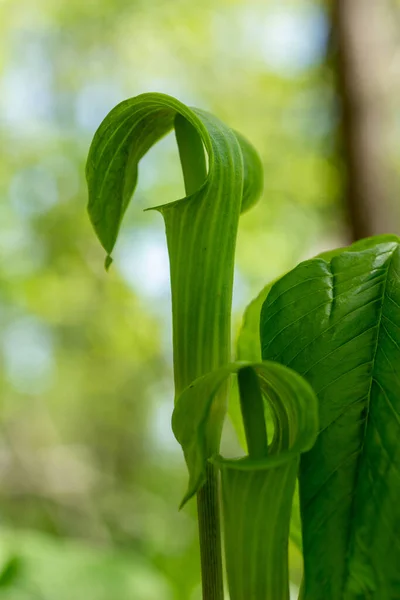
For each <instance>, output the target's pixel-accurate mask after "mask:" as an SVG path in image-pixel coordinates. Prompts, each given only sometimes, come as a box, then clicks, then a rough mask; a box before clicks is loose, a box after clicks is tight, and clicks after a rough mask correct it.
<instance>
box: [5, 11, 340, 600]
mask: <svg viewBox="0 0 400 600" xmlns="http://www.w3.org/2000/svg"><path fill="white" fill-rule="evenodd" d="M328 29H329V23H328V17H327V14H326V12H325V10H324V5H323V3H322V2H317V1H314V2H313V1H310V0H299V1H297V2H290V1H289V0H285V1H284V2H282V1H277V0H276V1H273V0H269V1H267V0H204V1H203V2H201V3H195V2H193V1H192V0H170V1H168V2H167V1H165V0H164V1H162V0H153V2H150V1H148V0H146V1H145V0H136V1H135V0H129V1H128V0H96V1H94V0H92V1H86V2H82V1H81V0H79V1H78V0H51V1H49V0H19V1H18V2H15V1H14V0H2V2H0V47H1V51H0V56H1V62H0V82H1V83H0V87H1V95H0V147H1V161H0V196H1V201H0V350H1V351H0V387H1V400H0V407H1V412H0V515H1V524H2V533H1V534H0V546H1V549H2V551H4V561H3V563H4V566H3V571H2V574H0V585H5V583H6V582H8V583H7V586H6V587H5V588H4V591H2V598H5V599H7V600H23V599H25V598H32V599H35V598H38V599H39V598H40V599H42V600H44V599H45V600H50V599H53V598H57V599H59V600H62V598H64V597H65V598H67V597H68V598H74V599H75V598H76V599H77V600H78V599H79V598H82V599H83V598H84V599H85V600H91V599H93V600H101V599H102V598H104V599H106V598H113V599H114V600H128V599H134V600H142V599H143V600H151V599H153V598H154V599H156V598H157V599H159V598H162V599H163V600H164V599H165V600H169V599H171V600H195V599H198V598H199V593H200V590H199V571H198V550H197V537H196V536H197V528H196V522H195V519H194V510H195V509H194V506H191V507H189V508H188V509H185V511H184V512H182V513H178V511H177V507H178V504H179V501H180V498H181V496H182V493H183V491H184V486H185V477H186V473H185V470H184V463H183V457H182V456H181V454H180V450H179V447H178V445H177V443H176V442H175V441H174V439H173V437H172V433H171V429H170V416H171V412H172V403H173V389H172V369H171V366H172V365H171V363H172V360H171V357H172V353H171V323H170V321H171V318H170V304H169V302H170V299H169V288H168V263H167V253H166V248H165V242H164V232H163V223H162V219H161V217H160V216H159V215H157V214H154V213H143V212H142V209H143V208H145V207H148V206H152V205H155V204H160V203H164V202H166V201H172V200H174V199H176V198H178V197H180V196H182V194H183V182H182V178H181V174H180V171H179V161H178V156H177V151H176V148H175V145H174V140H173V138H172V137H171V136H169V137H167V138H166V139H165V140H163V141H162V142H161V143H160V144H159V145H158V146H157V148H155V149H154V151H152V152H151V154H149V156H147V157H145V159H144V160H143V163H142V165H141V169H140V174H139V188H138V192H137V194H136V197H135V199H137V201H136V202H135V204H134V206H132V207H131V209H130V210H129V214H128V215H127V224H126V225H125V226H124V228H123V232H122V236H121V240H120V242H119V244H118V247H117V249H116V252H115V263H114V265H113V267H112V269H111V271H110V273H109V274H106V273H105V271H104V269H103V259H104V256H103V251H102V249H101V248H100V246H99V244H98V242H97V240H96V239H95V236H94V234H93V232H92V230H91V227H90V224H89V220H88V218H87V215H86V210H85V205H86V202H87V193H86V187H85V181H84V163H85V159H86V155H87V151H88V147H89V144H90V140H91V137H92V135H93V133H94V131H95V129H96V128H97V126H98V124H99V123H100V121H101V120H102V119H103V117H104V116H105V114H106V113H107V112H108V110H109V109H111V108H112V106H113V105H114V104H116V103H117V102H119V101H120V100H122V99H124V98H126V97H130V96H134V95H136V94H138V93H141V92H144V91H161V92H166V93H170V94H172V95H174V96H176V97H177V98H179V99H181V100H182V101H183V102H185V103H188V104H189V105H190V104H191V105H195V106H199V107H202V108H206V109H209V110H210V111H212V112H213V113H214V114H216V115H218V116H219V117H220V118H222V119H223V120H224V121H225V122H227V123H229V124H230V125H231V126H232V127H235V128H237V129H239V130H240V131H241V132H243V133H244V134H245V135H246V136H247V137H248V138H249V139H250V140H251V141H252V143H253V144H254V145H255V146H256V147H257V148H258V150H259V152H260V154H261V156H262V159H263V163H264V168H265V180H266V185H265V193H264V197H263V199H262V200H261V202H260V203H259V204H258V206H257V207H256V208H254V209H253V210H252V211H250V212H249V213H248V214H246V215H244V216H243V218H242V219H241V229H240V232H239V239H238V245H237V272H236V282H235V299H234V310H235V313H234V316H235V321H236V323H238V322H239V319H240V315H241V312H242V310H243V308H244V306H245V305H246V304H247V303H248V302H249V301H250V299H251V298H252V297H253V296H254V295H255V294H256V293H258V292H259V291H260V289H261V288H262V287H263V285H264V284H265V283H266V282H267V281H268V280H270V279H272V278H274V277H275V276H277V275H278V274H279V273H281V272H282V271H285V270H287V269H288V268H290V267H291V266H293V265H294V263H295V262H297V261H298V260H300V259H302V258H304V257H305V256H307V255H309V254H312V253H315V252H317V251H320V250H322V249H326V248H329V247H331V246H332V245H337V244H338V243H340V242H341V241H342V237H343V236H344V228H343V225H342V215H341V207H340V194H341V185H342V183H341V171H340V169H341V167H340V161H339V158H338V156H337V154H336V145H335V131H336V126H337V114H336V113H337V110H336V100H335V93H334V89H333V84H332V80H333V76H332V72H331V69H330V66H329V63H328V62H327V61H326V48H327V39H328ZM228 437H229V436H228ZM78 540H79V541H78ZM7 573H8V575H7ZM293 576H294V579H295V580H297V581H298V580H299V576H300V574H299V559H298V557H297V558H295V560H294V562H293ZM2 582H3V583H2Z"/></svg>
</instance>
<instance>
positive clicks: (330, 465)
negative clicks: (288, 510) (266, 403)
mask: <svg viewBox="0 0 400 600" xmlns="http://www.w3.org/2000/svg"><path fill="white" fill-rule="evenodd" d="M378 242H379V243H378ZM261 339H262V356H263V358H264V359H268V360H276V361H278V362H280V363H282V364H284V365H287V366H289V367H291V368H292V369H294V370H296V371H297V372H298V373H300V374H302V375H303V376H304V377H305V378H306V379H307V380H308V381H309V382H310V383H311V385H312V386H313V388H314V390H315V392H316V393H317V396H318V401H319V414H320V434H319V437H318V439H317V442H316V444H315V446H314V447H313V448H312V450H311V451H310V452H308V453H306V454H304V455H303V456H302V459H301V469H300V497H301V512H302V519H303V553H304V562H305V580H304V586H303V596H302V597H303V598H304V599H305V600H319V599H321V600H322V599H324V600H356V599H357V600H361V599H362V598H370V599H373V600H393V599H395V598H400V541H399V540H400V245H399V241H398V239H397V238H394V236H388V237H387V238H386V241H385V239H384V238H382V237H380V238H378V239H376V240H374V239H373V238H372V239H370V240H368V241H364V242H363V243H362V244H361V245H360V244H357V245H355V246H354V247H353V248H352V247H350V248H348V249H347V250H342V251H335V252H333V253H328V254H326V257H325V259H324V258H316V259H312V260H309V261H306V262H304V263H302V264H300V265H299V266H298V267H297V268H296V269H294V270H293V271H291V272H290V273H288V274H287V275H285V276H284V277H283V278H282V279H281V280H280V281H279V282H277V283H275V285H274V286H273V287H272V289H271V291H270V293H269V294H268V297H267V299H266V301H265V303H264V306H263V310H262V315H261Z"/></svg>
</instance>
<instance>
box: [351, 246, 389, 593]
mask: <svg viewBox="0 0 400 600" xmlns="http://www.w3.org/2000/svg"><path fill="white" fill-rule="evenodd" d="M396 250H397V246H396V247H395V248H393V251H392V253H391V256H390V259H389V261H388V263H387V270H386V277H385V280H384V284H383V290H382V299H381V306H380V311H379V319H378V323H377V324H376V331H377V333H376V341H375V348H374V354H373V357H372V360H371V365H372V369H371V375H370V384H369V390H368V394H367V398H366V404H365V406H366V411H367V414H366V417H365V424H364V432H363V436H362V443H361V447H360V452H359V455H358V458H357V461H356V465H355V471H354V472H355V477H354V485H353V490H354V492H353V495H352V501H351V507H350V518H349V523H350V527H349V530H348V535H347V541H346V548H347V549H349V548H350V542H351V540H352V538H353V535H354V530H353V527H352V523H353V521H354V517H355V508H356V506H355V505H356V498H357V487H358V480H359V476H360V463H361V461H362V460H363V457H364V449H365V440H366V436H367V430H368V426H369V423H370V420H369V413H370V405H371V391H372V384H373V382H374V381H377V379H376V378H375V376H374V375H375V365H376V357H377V354H378V349H379V340H380V337H381V327H382V316H383V308H384V304H385V297H386V288H387V283H388V279H389V271H390V268H391V264H392V260H393V256H394V254H395V253H396ZM350 559H351V557H350V552H349V551H347V553H346V563H345V575H344V578H343V588H342V593H343V594H344V592H345V591H346V588H347V585H348V582H349V577H350V569H349V564H350Z"/></svg>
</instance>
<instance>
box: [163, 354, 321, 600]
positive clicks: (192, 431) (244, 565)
mask: <svg viewBox="0 0 400 600" xmlns="http://www.w3.org/2000/svg"><path fill="white" fill-rule="evenodd" d="M235 373H237V374H238V377H239V384H240V385H239V387H240V390H241V405H242V408H243V414H244V415H247V422H246V419H245V422H246V431H247V433H248V445H249V456H247V457H244V458H240V459H224V458H222V457H221V456H216V455H215V453H214V451H213V440H214V439H215V435H219V436H220V435H221V430H222V424H223V420H224V418H225V414H226V402H224V397H223V395H221V394H220V393H219V390H220V389H221V388H222V387H224V386H225V384H226V381H227V379H228V378H229V377H230V376H231V375H232V374H235ZM254 378H256V379H255V381H256V382H258V383H257V386H259V391H260V392H261V396H260V402H261V411H263V410H264V406H263V404H262V403H263V400H262V398H264V401H265V402H266V403H268V406H269V408H270V411H271V414H272V419H273V422H274V425H275V427H274V432H273V439H272V441H271V443H270V444H269V446H267V445H266V440H267V436H266V432H265V423H264V432H262V431H260V425H261V422H262V421H263V420H264V419H263V416H262V414H261V415H260V413H258V416H257V418H254V416H255V415H257V412H258V409H257V406H256V404H255V402H254V400H256V399H255V398H254V394H253V391H254V388H253V389H252V385H254ZM252 379H253V383H252ZM246 404H247V407H246V406H245V405H246ZM250 404H251V405H250ZM193 407H196V410H194V408H193ZM172 423H173V430H174V433H175V436H176V437H177V439H178V441H179V442H180V444H181V445H182V448H183V451H184V454H185V459H186V463H187V466H188V470H189V475H190V478H189V487H188V491H187V494H186V495H185V498H184V500H183V503H184V502H186V501H187V500H188V499H189V498H190V497H191V496H192V495H193V494H194V493H195V492H196V491H197V490H198V489H199V488H200V486H201V485H202V484H203V482H204V480H205V475H206V465H207V461H208V460H210V459H212V461H213V462H214V464H217V465H218V466H219V468H220V469H221V474H222V500H223V509H224V510H223V514H224V532H225V535H224V539H225V554H226V564H227V574H228V582H229V590H230V597H231V600H248V599H249V598H254V599H257V600H258V599H260V600H261V599H262V600H276V599H277V598H279V600H285V599H287V598H288V594H289V588H288V557H287V551H288V535H289V523H290V514H291V504H292V497H293V492H294V487H295V482H296V476H297V470H298V462H299V457H300V453H301V452H304V451H306V450H308V449H309V448H310V447H311V446H312V444H313V443H314V441H315V437H316V433H317V400H316V397H315V395H314V393H313V391H312V389H311V387H310V386H309V385H308V384H307V383H306V382H305V380H304V379H302V378H301V377H300V376H299V375H298V374H297V373H295V372H293V371H291V370H290V369H287V368H285V367H283V366H282V365H278V364H276V363H270V362H263V363H253V364H250V363H246V362H238V363H233V364H230V365H227V366H226V367H222V368H220V369H217V370H216V371H214V372H212V373H209V374H207V375H205V376H203V377H201V378H199V379H197V380H196V381H194V382H193V383H192V384H191V385H190V386H189V387H188V388H187V389H186V390H185V391H184V392H183V393H182V394H181V396H180V397H179V398H178V400H177V403H176V406H175V410H174V414H173V421H172ZM263 437H264V438H265V442H264V440H263Z"/></svg>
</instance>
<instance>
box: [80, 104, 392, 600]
mask: <svg viewBox="0 0 400 600" xmlns="http://www.w3.org/2000/svg"><path fill="white" fill-rule="evenodd" d="M171 129H175V135H176V140H177V146H178V150H179V156H180V161H181V166H182V172H183V178H184V183H185V189H186V194H187V195H186V197H185V198H182V199H180V200H177V201H176V202H173V203H170V204H163V203H162V199H155V205H156V209H155V210H158V211H159V212H160V213H161V214H162V216H163V218H164V222H165V229H166V238H167V244H168V252H169V259H170V276H171V291H172V319H173V349H174V379H175V408H174V411H173V418H172V426H173V431H174V433H175V436H176V438H177V440H178V441H179V443H180V444H181V446H182V449H183V452H184V455H185V459H186V463H187V466H188V470H189V484H188V489H187V492H186V494H185V496H184V499H183V502H182V504H184V503H185V502H187V501H188V500H189V499H190V498H191V497H192V496H194V495H195V494H197V504H198V521H199V535H200V550H201V573H202V583H203V598H204V600H223V598H224V592H223V573H222V558H221V532H220V517H219V514H220V506H219V504H220V502H221V505H222V506H221V508H222V515H223V538H224V550H225V564H226V572H227V580H228V587H229V594H230V598H231V600H288V598H289V577H288V540H289V535H290V536H291V538H292V540H293V541H294V542H295V543H296V544H297V545H298V547H299V548H302V551H303V557H304V566H305V568H304V579H303V584H302V589H301V591H300V597H301V598H302V599H303V600H319V599H321V600H322V599H327V600H361V599H362V598H371V599H373V600H378V599H379V600H392V599H393V600H394V599H395V598H400V574H399V573H400V541H399V539H400V538H399V536H400V502H399V495H400V444H399V443H398V440H399V434H400V416H399V413H400V362H399V361H400V350H399V347H400V346H399V344H400V285H399V277H400V265H399V258H400V250H399V248H400V246H399V243H400V240H399V239H398V238H397V237H395V236H382V237H379V238H371V239H368V240H364V241H363V242H360V243H358V244H355V245H353V246H351V247H349V248H345V249H339V250H335V251H332V252H330V253H326V254H324V255H321V256H320V257H317V258H315V259H311V260H309V261H306V262H304V263H301V264H300V265H299V266H298V267H296V268H295V269H294V270H293V271H291V272H290V273H288V274H286V275H285V276H283V277H282V278H281V279H280V280H278V281H276V282H275V283H274V284H271V285H269V286H267V287H266V288H265V289H264V290H263V291H262V293H261V294H260V295H259V297H258V298H256V300H255V301H253V303H252V304H251V305H250V306H249V307H248V309H247V311H246V314H245V318H244V321H243V327H242V330H241V333H240V336H239V340H238V345H237V361H236V362H233V361H232V357H231V340H230V329H231V300H232V286H233V268H234V253H235V244H236V235H237V229H238V225H239V217H240V213H241V212H243V211H244V210H247V209H249V208H250V207H251V206H252V205H253V204H254V203H255V202H256V200H257V199H258V197H259V196H260V194H261V191H262V180H263V177H262V167H261V162H260V159H259V157H258V155H257V153H256V152H255V150H254V149H253V148H252V146H251V145H250V144H249V143H248V142H247V141H246V140H245V139H244V138H243V137H242V136H241V135H240V134H238V133H237V132H235V131H233V130H232V129H230V128H229V127H227V126H226V125H225V124H223V123H222V122H221V121H220V120H218V119H217V118H216V117H214V116H212V115H211V114H209V113H207V112H205V111H202V110H199V109H195V108H188V107H187V106H185V105H183V104H182V103H180V102H178V101H177V100H175V99H174V98H171V97H170V96H166V95H164V94H158V93H151V94H142V95H140V96H137V97H136V98H132V99H130V100H126V101H124V102H122V103H120V104H119V105H118V106H117V107H115V108H114V109H113V110H112V111H111V112H110V113H109V115H108V116H107V117H106V118H105V119H104V121H103V122H102V124H101V125H100V127H99V129H98V130H97V132H96V134H95V136H94V139H93V142H92V145H91V148H90V152H89V157H88V162H87V170H86V174H87V182H88V188H89V214H90V218H91V221H92V223H93V226H94V228H95V231H96V233H97V235H98V237H99V239H100V242H101V243H102V245H103V247H104V248H105V250H106V252H107V258H106V266H107V267H108V266H109V265H110V263H111V253H112V250H113V248H114V245H115V243H116V240H117V237H118V232H119V229H120V225H121V222H122V218H123V215H124V213H125V210H126V208H127V206H128V204H129V201H130V199H131V197H132V195H133V192H134V189H135V186H136V181H137V177H138V163H139V161H140V159H141V158H142V157H143V156H144V154H145V153H146V152H147V151H148V150H149V149H150V148H151V147H152V146H153V145H154V144H155V143H156V142H157V141H158V140H159V139H160V138H161V137H162V136H164V135H165V134H167V133H168V132H169V131H170V130H171ZM265 260H266V261H267V260H272V259H269V257H265ZM232 377H235V378H236V379H237V384H238V385H237V388H238V390H239V394H238V397H237V398H235V397H234V396H233V397H232V398H231V400H230V401H229V390H230V385H229V381H230V379H232ZM228 411H229V413H230V416H231V417H232V420H233V422H234V423H235V424H236V425H237V426H238V429H240V430H241V431H244V433H245V447H246V455H245V456H243V457H239V458H237V459H227V458H224V457H222V456H221V455H220V449H219V447H220V438H221V432H222V427H223V422H224V419H225V417H226V414H227V412H228ZM297 479H298V491H297V490H296V487H297V486H296V481H297ZM219 480H220V481H221V494H220V495H219V493H218V485H219ZM295 490H296V491H295Z"/></svg>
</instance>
